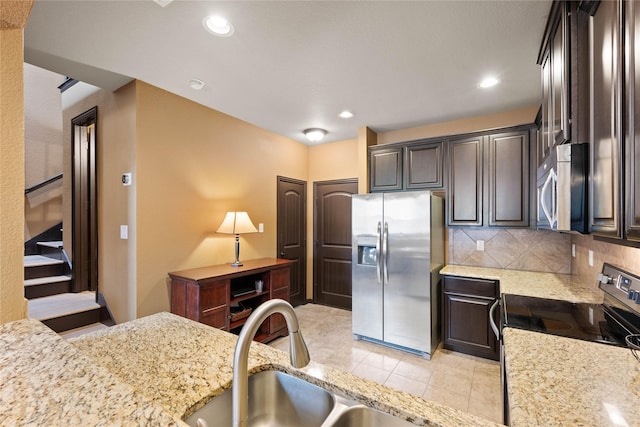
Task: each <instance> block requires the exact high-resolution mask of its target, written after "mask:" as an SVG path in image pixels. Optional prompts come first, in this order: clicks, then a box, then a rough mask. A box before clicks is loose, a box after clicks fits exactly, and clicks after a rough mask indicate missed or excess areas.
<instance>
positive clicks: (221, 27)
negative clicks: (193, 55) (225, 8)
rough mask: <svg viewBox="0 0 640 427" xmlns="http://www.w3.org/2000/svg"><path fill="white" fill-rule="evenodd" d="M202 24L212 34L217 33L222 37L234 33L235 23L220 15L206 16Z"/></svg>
mask: <svg viewBox="0 0 640 427" xmlns="http://www.w3.org/2000/svg"><path fill="white" fill-rule="evenodd" d="M202 25H204V28H206V29H207V31H209V32H210V33H211V34H215V35H216V36H220V37H229V36H230V35H231V34H233V25H231V23H230V22H229V21H227V20H226V19H225V18H223V17H222V16H219V15H210V16H207V17H206V18H204V20H203V21H202Z"/></svg>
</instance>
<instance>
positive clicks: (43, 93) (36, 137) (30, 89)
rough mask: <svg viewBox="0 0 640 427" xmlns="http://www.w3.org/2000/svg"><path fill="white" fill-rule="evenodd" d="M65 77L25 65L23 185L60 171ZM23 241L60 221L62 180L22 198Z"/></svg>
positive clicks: (33, 182)
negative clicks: (23, 215) (62, 91)
mask: <svg viewBox="0 0 640 427" xmlns="http://www.w3.org/2000/svg"><path fill="white" fill-rule="evenodd" d="M62 82H64V76H62V75H60V74H57V73H54V72H51V71H48V70H44V69H42V68H39V67H36V66H33V65H30V64H27V63H25V64H24V102H25V105H24V108H25V110H24V126H25V134H24V138H25V158H24V162H25V186H26V187H31V186H33V185H35V184H38V183H40V182H42V181H44V180H46V179H49V178H51V177H53V176H55V175H58V174H60V173H62V155H63V137H62V99H61V93H60V89H58V86H60V84H62ZM24 209H25V227H24V231H25V232H24V240H25V241H26V240H29V239H30V238H32V237H34V236H36V235H38V234H40V233H42V232H43V231H45V230H47V229H49V228H51V227H52V226H54V225H56V224H57V223H59V222H61V221H62V181H57V182H55V183H53V184H50V185H48V186H46V187H44V188H42V189H41V190H36V191H35V192H32V193H29V195H27V196H26V197H25V198H24Z"/></svg>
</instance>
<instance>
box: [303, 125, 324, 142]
mask: <svg viewBox="0 0 640 427" xmlns="http://www.w3.org/2000/svg"><path fill="white" fill-rule="evenodd" d="M303 133H304V134H305V136H306V137H307V139H308V140H309V141H311V142H318V141H320V140H321V139H322V138H324V136H325V135H326V134H327V131H326V130H324V129H320V128H311V129H305V130H304V131H303Z"/></svg>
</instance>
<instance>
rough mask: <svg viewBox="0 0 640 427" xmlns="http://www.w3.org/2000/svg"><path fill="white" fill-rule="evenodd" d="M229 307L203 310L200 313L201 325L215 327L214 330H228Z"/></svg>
mask: <svg viewBox="0 0 640 427" xmlns="http://www.w3.org/2000/svg"><path fill="white" fill-rule="evenodd" d="M228 317H229V316H228V315H227V306H226V305H223V306H219V307H214V308H209V309H206V310H202V312H201V313H200V319H199V322H200V323H204V324H205V325H209V326H213V327H214V328H218V329H224V330H227V319H228Z"/></svg>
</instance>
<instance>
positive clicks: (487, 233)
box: [448, 228, 571, 274]
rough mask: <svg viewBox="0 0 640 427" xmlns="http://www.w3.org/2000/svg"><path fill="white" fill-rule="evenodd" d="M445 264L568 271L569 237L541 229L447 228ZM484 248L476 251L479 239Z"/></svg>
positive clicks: (569, 269) (554, 271) (555, 271)
mask: <svg viewBox="0 0 640 427" xmlns="http://www.w3.org/2000/svg"><path fill="white" fill-rule="evenodd" d="M448 237H449V246H448V247H449V253H448V263H449V264H458V265H471V266H475V267H493V268H508V269H513V270H527V271H541V272H548V273H565V274H568V273H570V272H571V236H570V235H568V234H562V233H556V232H553V231H544V230H529V229H518V228H508V229H504V228H501V229H489V228H450V229H449V236H448ZM479 240H480V241H483V242H484V250H478V241H479Z"/></svg>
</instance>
